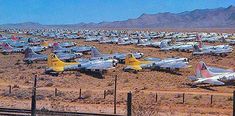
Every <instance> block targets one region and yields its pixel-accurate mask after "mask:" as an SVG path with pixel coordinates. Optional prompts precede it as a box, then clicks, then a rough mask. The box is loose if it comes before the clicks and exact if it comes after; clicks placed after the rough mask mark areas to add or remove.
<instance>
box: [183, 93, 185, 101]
mask: <svg viewBox="0 0 235 116" xmlns="http://www.w3.org/2000/svg"><path fill="white" fill-rule="evenodd" d="M184 102H185V93H183V104H184Z"/></svg>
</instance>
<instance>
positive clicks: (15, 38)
mask: <svg viewBox="0 0 235 116" xmlns="http://www.w3.org/2000/svg"><path fill="white" fill-rule="evenodd" d="M11 40H13V41H17V40H19V38H17V37H15V36H13V35H12V36H11Z"/></svg>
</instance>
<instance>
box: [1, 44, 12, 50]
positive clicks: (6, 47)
mask: <svg viewBox="0 0 235 116" xmlns="http://www.w3.org/2000/svg"><path fill="white" fill-rule="evenodd" d="M2 46H3V49H13V47H12V46H11V45H9V44H8V43H3V44H2Z"/></svg>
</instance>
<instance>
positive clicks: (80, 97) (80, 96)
mask: <svg viewBox="0 0 235 116" xmlns="http://www.w3.org/2000/svg"><path fill="white" fill-rule="evenodd" d="M79 99H82V89H81V88H80V90H79Z"/></svg>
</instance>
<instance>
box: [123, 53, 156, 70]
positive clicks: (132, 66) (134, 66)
mask: <svg viewBox="0 0 235 116" xmlns="http://www.w3.org/2000/svg"><path fill="white" fill-rule="evenodd" d="M152 63H153V62H152V61H139V60H137V59H136V58H135V56H134V55H133V54H128V55H127V56H126V58H125V65H127V66H126V67H125V68H124V71H131V70H132V71H140V70H142V69H143V68H147V67H149V66H150V65H152Z"/></svg>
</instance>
